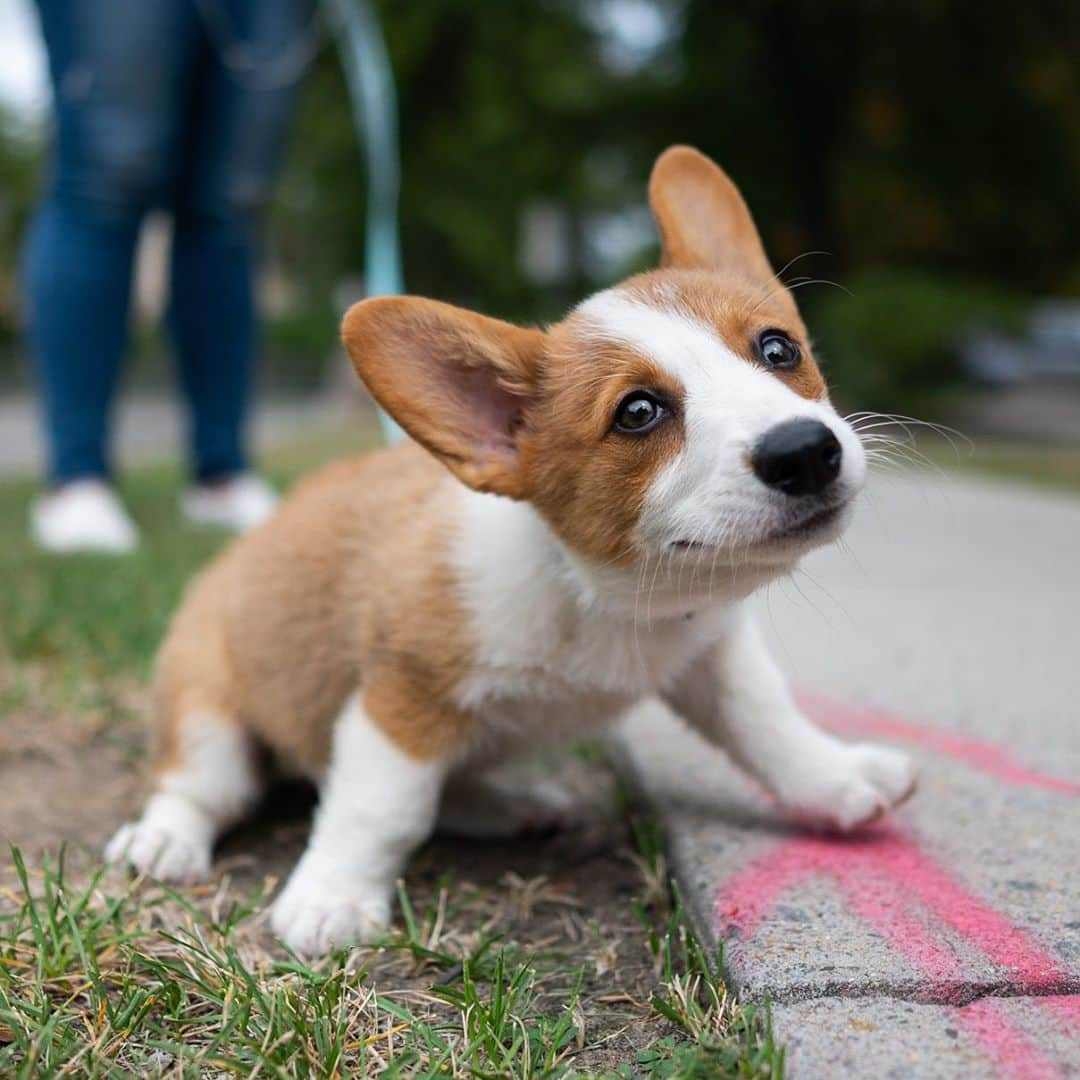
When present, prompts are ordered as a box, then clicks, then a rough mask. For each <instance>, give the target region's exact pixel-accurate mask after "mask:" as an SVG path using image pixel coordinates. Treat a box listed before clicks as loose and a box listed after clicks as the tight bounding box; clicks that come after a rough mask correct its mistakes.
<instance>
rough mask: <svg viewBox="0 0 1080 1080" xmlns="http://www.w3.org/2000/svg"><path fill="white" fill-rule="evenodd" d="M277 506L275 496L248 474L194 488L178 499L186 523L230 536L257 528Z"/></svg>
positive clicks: (265, 484) (267, 486)
mask: <svg viewBox="0 0 1080 1080" xmlns="http://www.w3.org/2000/svg"><path fill="white" fill-rule="evenodd" d="M277 504H278V496H277V492H276V491H274V489H273V488H272V487H271V486H270V485H269V484H268V483H267V482H266V481H265V480H263V479H262V478H261V477H258V476H253V475H252V474H251V473H240V474H239V475H238V476H233V477H230V478H229V479H228V480H224V481H222V482H221V483H220V484H196V485H195V486H194V487H192V488H189V489H188V490H187V491H185V492H184V494H183V496H182V497H181V499H180V509H181V511H182V512H183V515H184V517H186V518H187V519H188V521H192V522H194V523H195V524H196V525H213V526H215V527H216V528H219V529H229V530H230V531H232V532H247V531H248V529H254V528H255V526H256V525H261V524H262V523H263V522H264V521H265V520H266V519H267V518H268V517H269V516H270V515H271V514H272V513H273V512H274V509H275V508H276V507H277Z"/></svg>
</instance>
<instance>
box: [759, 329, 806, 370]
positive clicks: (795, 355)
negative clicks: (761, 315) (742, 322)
mask: <svg viewBox="0 0 1080 1080" xmlns="http://www.w3.org/2000/svg"><path fill="white" fill-rule="evenodd" d="M757 354H758V357H759V358H760V360H761V362H762V363H763V364H765V365H766V366H767V367H771V368H773V369H774V370H776V371H791V370H792V369H793V368H797V367H798V366H799V361H800V360H801V359H802V353H801V352H800V350H799V346H798V345H796V344H795V342H794V341H792V340H791V338H789V337H788V336H787V334H785V333H784V332H783V331H782V330H765V331H763V332H762V333H761V334H759V335H758V339H757Z"/></svg>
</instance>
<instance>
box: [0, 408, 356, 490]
mask: <svg viewBox="0 0 1080 1080" xmlns="http://www.w3.org/2000/svg"><path fill="white" fill-rule="evenodd" d="M352 400H353V399H351V398H350V397H349V396H348V395H342V397H341V400H340V401H336V402H332V401H330V400H328V399H327V398H326V397H325V396H319V397H310V398H299V399H297V400H286V399H271V400H263V401H260V402H259V404H258V407H257V408H256V410H255V413H254V437H255V443H256V445H260V446H265V445H268V444H270V443H272V442H287V441H289V440H295V439H299V438H304V437H305V436H310V435H312V434H317V433H318V432H320V431H325V430H326V429H327V426H328V424H331V423H334V422H337V423H340V422H341V420H342V418H343V417H344V416H345V415H346V414H347V412H348V409H349V407H350V404H352ZM34 410H35V405H34V402H33V400H32V399H31V398H29V397H26V396H24V395H18V396H9V397H0V476H4V475H19V474H26V473H31V472H36V471H38V470H39V469H40V467H41V460H42V448H41V440H40V435H39V430H38V424H37V417H36V414H35V411H34ZM183 424H184V417H183V412H182V409H181V405H180V402H179V399H176V398H165V397H144V396H137V397H135V396H132V395H130V394H127V395H122V396H121V399H120V402H119V406H118V409H117V429H116V446H117V457H118V460H120V461H121V462H123V463H124V464H131V463H133V462H138V461H152V460H156V459H159V458H169V457H176V456H177V455H178V454H179V453H180V451H181V448H182V447H183V445H184V434H183V432H184V428H183Z"/></svg>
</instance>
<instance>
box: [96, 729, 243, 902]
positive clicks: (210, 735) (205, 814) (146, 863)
mask: <svg viewBox="0 0 1080 1080" xmlns="http://www.w3.org/2000/svg"><path fill="white" fill-rule="evenodd" d="M171 735H172V738H170V740H169V742H168V745H167V748H166V750H165V752H164V753H163V754H162V755H161V756H162V759H163V760H162V763H161V765H160V766H159V770H158V774H157V779H156V782H155V791H154V794H153V795H152V796H151V797H150V799H149V801H148V802H147V804H146V807H145V809H144V810H143V813H142V816H141V817H140V818H139V819H138V820H137V821H132V822H129V823H128V824H127V825H124V826H122V827H121V828H120V829H119V830H118V831H117V833H116V835H115V836H114V837H113V838H112V840H110V841H109V844H108V846H107V847H106V849H105V858H106V859H107V860H108V861H110V862H113V861H116V862H118V861H121V860H124V861H126V862H128V863H130V864H131V865H132V866H133V867H134V868H135V869H136V870H138V871H139V872H140V873H146V874H150V875H151V876H153V877H156V878H159V879H161V880H162V881H170V882H177V883H189V882H193V881H200V880H203V879H205V878H206V877H208V876H209V874H210V860H211V856H212V853H213V849H214V841H215V840H216V839H217V838H218V836H220V835H221V833H222V832H224V830H225V829H227V828H229V826H231V825H234V824H235V823H236V822H238V821H239V820H241V819H242V818H243V817H244V816H245V815H246V814H247V813H248V812H249V811H250V810H251V809H252V808H253V806H254V805H255V803H256V801H257V800H258V798H259V794H260V792H261V788H262V782H261V777H260V774H259V770H258V768H257V762H256V747H255V743H254V740H253V738H252V737H251V735H250V734H249V733H248V732H247V731H246V730H244V729H243V728H242V727H241V726H240V725H239V724H236V723H234V722H233V721H232V720H231V719H229V718H228V717H226V716H223V715H220V714H217V713H214V712H212V711H209V710H206V709H193V710H190V711H185V712H183V713H181V714H179V718H178V723H177V724H176V727H175V729H174V730H173V731H172V732H171Z"/></svg>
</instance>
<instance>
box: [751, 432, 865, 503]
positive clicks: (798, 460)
mask: <svg viewBox="0 0 1080 1080" xmlns="http://www.w3.org/2000/svg"><path fill="white" fill-rule="evenodd" d="M842 457H843V451H842V450H841V448H840V443H839V441H838V440H837V438H836V436H835V435H834V434H833V433H832V432H831V431H830V430H829V429H828V428H827V427H826V426H825V425H824V424H823V423H822V422H821V421H820V420H811V419H809V418H807V417H800V418H799V419H798V420H785V421H784V423H782V424H777V425H776V427H774V428H770V429H769V430H768V431H766V432H765V434H764V435H762V436H761V438H760V439H758V441H757V445H756V446H755V447H754V452H753V454H752V455H751V461H752V463H753V466H754V472H756V473H757V475H758V477H759V479H761V480H762V481H764V483H766V484H768V485H769V487H774V488H777V489H778V490H780V491H782V492H784V494H786V495H820V494H821V492H823V491H824V490H825V489H826V488H827V487H828V486H829V485H830V484H831V483H832V482H833V481H834V480H835V479H836V478H837V476H839V475H840V460H841V458H842Z"/></svg>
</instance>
